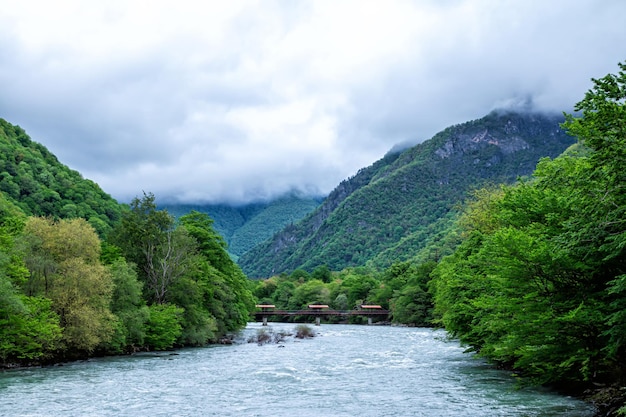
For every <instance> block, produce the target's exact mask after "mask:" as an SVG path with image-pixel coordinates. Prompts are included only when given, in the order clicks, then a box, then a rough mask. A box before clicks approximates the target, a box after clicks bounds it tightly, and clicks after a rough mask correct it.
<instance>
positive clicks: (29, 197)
mask: <svg viewBox="0 0 626 417" xmlns="http://www.w3.org/2000/svg"><path fill="white" fill-rule="evenodd" d="M0 191H1V192H2V193H3V194H4V195H5V197H6V199H7V200H8V201H10V202H11V203H12V204H14V205H15V206H17V207H19V208H20V209H21V210H22V211H23V212H24V213H25V214H27V215H31V216H50V217H53V218H76V217H82V218H84V219H87V221H88V222H89V223H90V224H91V225H92V226H93V227H94V228H95V229H96V231H98V233H100V234H101V235H103V234H105V233H106V232H107V231H108V230H110V228H111V227H112V225H113V224H114V223H115V222H116V221H117V220H118V219H119V218H120V215H121V210H122V206H121V205H120V204H119V203H118V202H117V201H116V200H114V199H113V198H112V197H111V196H110V195H108V194H106V193H105V192H104V191H102V189H101V188H100V187H99V186H98V184H96V183H95V182H93V181H91V180H88V179H85V178H83V177H82V176H81V174H79V173H78V172H77V171H74V170H71V169H70V168H68V167H67V166H65V165H63V164H61V163H60V162H59V160H58V159H57V158H56V156H54V155H53V154H52V153H50V151H48V149H47V148H46V147H45V146H43V145H41V144H39V143H36V142H33V141H32V140H31V139H30V137H29V136H28V135H27V134H26V132H25V131H24V130H23V129H22V128H21V127H19V126H14V125H12V124H10V123H9V122H7V121H6V120H4V119H0Z"/></svg>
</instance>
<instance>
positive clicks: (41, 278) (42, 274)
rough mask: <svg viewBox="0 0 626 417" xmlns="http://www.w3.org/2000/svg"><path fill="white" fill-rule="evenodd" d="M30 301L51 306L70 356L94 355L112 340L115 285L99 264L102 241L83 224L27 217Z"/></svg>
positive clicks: (26, 250)
mask: <svg viewBox="0 0 626 417" xmlns="http://www.w3.org/2000/svg"><path fill="white" fill-rule="evenodd" d="M23 239H24V246H25V247H24V251H25V254H24V258H25V260H26V265H27V266H28V269H29V271H30V278H29V280H28V282H26V283H25V284H24V287H25V288H26V289H27V290H28V292H29V293H30V295H31V296H35V297H38V296H39V297H45V298H49V299H50V300H52V308H53V309H54V311H55V312H56V313H57V314H58V316H59V323H60V325H61V326H62V328H63V343H64V344H65V347H66V348H67V350H68V351H70V352H72V354H74V353H77V352H87V353H90V352H92V351H93V350H94V349H95V348H96V347H97V346H98V345H99V344H100V343H103V342H106V341H108V339H109V338H110V337H111V335H112V323H113V321H114V317H113V315H112V314H111V312H110V310H109V305H110V300H111V293H112V290H113V282H112V279H111V275H110V274H109V273H108V271H107V270H106V268H105V267H104V266H102V265H101V264H100V260H99V259H100V240H99V238H98V236H97V234H96V232H95V231H94V230H93V228H92V227H91V226H90V225H89V224H88V223H87V222H86V221H85V220H84V219H72V220H59V221H54V220H52V219H49V218H40V217H31V218H29V219H28V221H27V222H26V225H25V227H24V235H23Z"/></svg>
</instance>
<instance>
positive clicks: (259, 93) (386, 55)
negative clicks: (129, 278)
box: [0, 0, 626, 203]
mask: <svg viewBox="0 0 626 417" xmlns="http://www.w3.org/2000/svg"><path fill="white" fill-rule="evenodd" d="M5 3H6V4H5V5H4V7H3V8H2V9H1V10H0V33H1V34H2V36H1V37H0V85H1V86H2V94H0V117H2V118H4V119H6V120H8V121H9V122H11V123H14V124H19V125H20V126H21V127H23V128H24V129H25V130H26V131H27V132H28V133H29V135H30V136H31V137H32V138H33V140H35V141H37V142H40V143H42V144H44V145H45V146H46V147H48V148H49V149H50V150H51V151H52V152H53V153H54V154H56V155H57V156H58V157H59V159H60V160H61V161H62V162H63V163H64V164H66V165H68V166H70V167H71V168H73V169H75V170H77V171H79V172H81V173H82V174H83V175H84V176H85V177H87V178H90V179H92V180H94V181H96V182H97V183H98V184H100V186H101V187H102V188H103V189H104V190H105V191H106V192H108V193H110V194H112V195H113V196H114V197H115V198H117V199H119V200H120V201H129V200H130V199H131V198H133V197H135V196H137V195H141V193H142V191H146V192H153V193H154V194H155V195H156V196H157V200H158V201H161V202H187V203H192V202H193V203H200V202H213V203H215V202H231V203H238V202H239V203H241V202H249V201H254V200H259V199H266V198H272V197H275V196H278V195H280V194H283V193H286V192H289V191H293V190H296V191H299V192H304V193H307V194H317V195H320V194H326V193H328V192H329V191H330V190H332V188H334V187H335V186H336V185H337V184H338V183H339V182H340V181H341V180H343V179H345V178H347V177H348V176H350V175H353V174H354V173H355V172H356V171H357V170H358V169H359V168H362V167H364V166H367V165H369V164H371V163H372V162H374V161H375V160H377V159H379V158H381V157H382V156H383V155H384V154H385V153H386V152H387V151H388V150H389V149H391V148H392V147H393V146H394V145H395V144H398V143H406V142H407V141H409V142H414V143H415V142H419V141H422V140H425V139H428V138H430V137H431V136H432V135H434V134H435V133H436V132H438V131H440V130H442V129H443V128H445V127H447V126H449V125H451V124H456V123H461V122H464V121H467V120H471V119H476V118H479V117H482V116H484V115H485V114H487V113H488V112H489V111H491V110H493V109H496V108H501V107H506V106H516V105H519V103H522V105H527V104H528V103H529V102H532V104H533V106H534V108H535V109H539V110H547V111H558V112H561V111H571V110H572V107H573V105H574V104H575V103H576V102H577V101H579V100H580V99H582V97H583V95H584V93H585V91H587V90H588V89H589V88H590V87H591V81H590V78H592V77H596V78H598V77H602V76H604V75H605V74H607V73H610V72H613V73H614V72H616V70H617V63H618V62H622V61H624V60H626V50H625V48H624V45H626V25H624V24H623V16H626V2H623V1H621V0H615V1H610V0H607V1H602V2H597V1H592V0H581V1H576V2H571V1H565V0H554V1H551V2H545V1H538V0H526V1H513V0H511V1H488V0H465V1H463V0H447V1H435V0H432V1H417V0H416V1H408V0H407V1H403V0H397V1H385V2H381V1H377V0H373V1H368V0H332V1H331V0H315V1H313V0H310V1H287V0H284V1H272V0H263V1H260V0H259V1H252V0H250V1H248V0H236V1H232V2H230V1H228V2H224V1H206V2H192V1H185V0H181V1H177V2H172V1H165V0H157V1H135V0H131V1H121V0H120V1H107V2H84V1H79V0H76V1H69V0H62V1H59V2H47V1H43V0H41V1H36V0H20V1H8V2H5Z"/></svg>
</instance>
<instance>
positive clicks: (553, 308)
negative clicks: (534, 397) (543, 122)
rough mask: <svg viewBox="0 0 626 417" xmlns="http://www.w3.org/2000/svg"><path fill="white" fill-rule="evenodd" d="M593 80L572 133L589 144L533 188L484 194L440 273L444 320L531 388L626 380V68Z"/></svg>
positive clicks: (555, 164)
mask: <svg viewBox="0 0 626 417" xmlns="http://www.w3.org/2000/svg"><path fill="white" fill-rule="evenodd" d="M620 68H621V70H622V71H620V73H619V74H618V75H607V76H606V77H604V78H602V79H599V80H593V83H594V87H593V88H592V89H591V90H590V91H589V92H588V93H587V94H586V95H585V98H584V100H582V101H581V102H579V103H578V104H577V105H576V110H577V111H582V116H580V117H574V116H571V115H568V116H567V121H566V122H565V124H564V127H565V128H567V129H568V130H569V132H571V133H572V134H575V135H576V136H577V137H578V138H579V141H580V145H578V146H576V147H574V148H572V149H570V150H568V152H566V153H564V154H563V155H562V156H560V157H559V158H556V159H554V160H549V159H543V160H541V162H540V163H539V165H538V166H537V169H536V171H535V173H534V176H533V179H532V180H528V181H520V182H519V183H518V184H517V185H515V186H503V187H502V188H500V189H495V190H485V191H483V192H481V193H479V194H477V199H476V201H475V202H474V203H472V204H470V205H469V206H468V209H467V211H466V213H465V214H464V215H463V217H462V218H461V220H460V221H459V225H460V227H462V228H463V230H464V236H465V237H464V240H463V242H462V244H461V245H460V246H459V247H458V248H457V249H456V251H455V252H454V254H452V255H451V256H448V257H446V258H444V259H443V260H442V261H441V262H440V263H439V265H437V267H436V268H435V269H434V271H433V274H432V275H433V277H434V279H433V281H432V282H431V289H432V291H433V292H434V295H435V296H434V300H435V310H436V315H437V317H438V320H439V321H440V323H441V324H443V325H444V326H445V327H446V329H448V330H449V331H450V332H451V333H452V335H454V336H456V337H458V338H459V339H460V340H461V341H462V342H463V343H465V344H467V345H468V346H469V347H470V349H472V350H474V351H476V352H479V353H480V354H481V355H483V356H485V357H487V358H489V359H491V360H493V361H496V362H498V363H501V364H503V365H505V366H509V367H512V368H513V369H515V370H517V371H518V372H519V373H520V375H523V376H525V377H528V378H529V379H531V380H532V381H534V382H537V383H543V384H557V385H561V386H563V385H566V386H570V387H571V386H576V385H580V384H587V385H588V386H590V385H591V384H605V383H623V382H624V377H625V376H626V373H625V371H626V369H625V368H624V365H623V364H624V363H625V359H626V341H625V340H624V337H623V336H624V334H625V333H624V331H625V329H626V321H625V319H626V317H625V315H624V310H625V307H626V302H625V301H624V300H626V298H625V295H626V293H625V290H626V285H625V284H624V282H625V278H624V277H626V263H625V260H626V256H625V255H626V254H625V253H624V250H625V247H626V245H625V244H624V242H626V228H625V225H626V222H625V220H624V218H625V216H624V214H625V213H624V210H625V207H626V193H625V192H624V184H626V171H625V170H624V168H626V166H624V161H625V159H624V156H625V155H626V153H625V149H626V146H625V145H626V143H625V142H624V141H625V140H626V101H625V100H626V75H625V74H624V70H625V69H626V67H625V66H624V65H623V64H621V65H620Z"/></svg>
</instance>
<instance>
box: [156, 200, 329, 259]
mask: <svg viewBox="0 0 626 417" xmlns="http://www.w3.org/2000/svg"><path fill="white" fill-rule="evenodd" d="M322 200H323V198H316V197H307V196H302V195H299V194H295V193H290V194H287V195H284V196H282V197H279V198H276V199H274V200H271V201H267V202H257V203H250V204H244V205H229V204H196V205H192V204H170V205H163V206H161V207H160V208H164V209H166V210H167V211H168V212H169V213H170V214H172V215H173V216H174V217H180V216H182V215H184V214H187V213H189V212H190V211H191V210H195V211H199V212H201V213H207V214H208V215H209V216H210V217H211V218H212V219H213V221H214V224H213V226H214V228H215V230H216V231H217V232H218V233H219V234H220V235H221V236H222V237H223V238H224V240H225V241H226V243H227V245H228V252H229V253H230V254H231V256H232V257H233V258H234V259H237V258H238V257H239V256H240V255H242V254H243V253H245V252H246V251H248V250H249V249H251V248H253V247H254V246H256V245H258V244H259V243H261V242H263V241H264V240H266V239H268V238H270V237H271V236H273V235H274V234H275V233H277V232H278V231H280V230H282V229H283V228H284V227H285V226H287V225H290V224H293V223H296V222H298V221H299V220H301V219H302V218H303V217H304V216H306V215H307V214H309V213H310V212H312V211H313V210H315V209H316V208H317V207H318V206H319V204H320V202H321V201H322Z"/></svg>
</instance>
